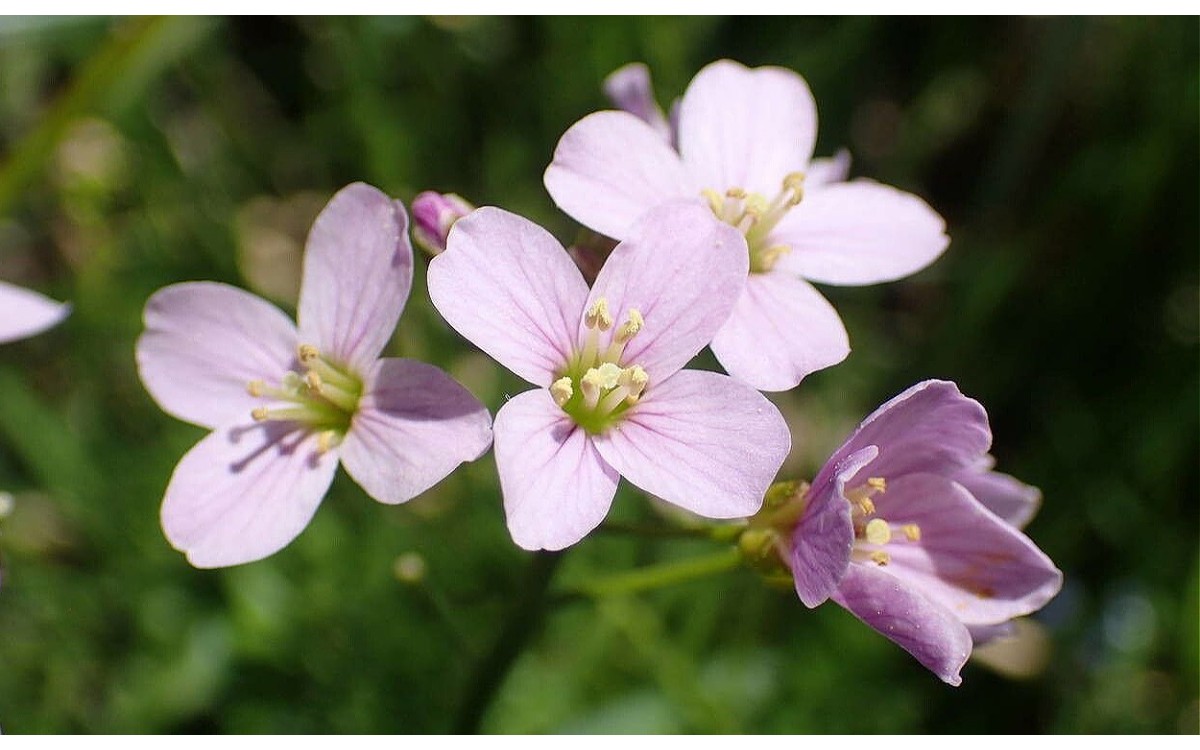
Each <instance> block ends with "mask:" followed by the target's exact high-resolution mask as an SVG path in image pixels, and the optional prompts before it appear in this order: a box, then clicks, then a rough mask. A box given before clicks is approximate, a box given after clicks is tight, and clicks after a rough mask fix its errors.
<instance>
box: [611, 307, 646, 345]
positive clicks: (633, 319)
mask: <svg viewBox="0 0 1200 750" xmlns="http://www.w3.org/2000/svg"><path fill="white" fill-rule="evenodd" d="M645 324H646V320H645V319H644V318H643V317H642V314H641V313H640V312H638V310H637V309H636V308H630V309H629V314H628V317H626V319H625V322H624V323H623V324H622V325H621V329H620V330H619V331H617V335H616V336H615V337H614V338H615V339H616V340H617V343H620V344H624V343H625V342H627V341H629V339H631V338H633V337H634V336H635V335H637V332H638V331H640V330H642V326H644V325H645Z"/></svg>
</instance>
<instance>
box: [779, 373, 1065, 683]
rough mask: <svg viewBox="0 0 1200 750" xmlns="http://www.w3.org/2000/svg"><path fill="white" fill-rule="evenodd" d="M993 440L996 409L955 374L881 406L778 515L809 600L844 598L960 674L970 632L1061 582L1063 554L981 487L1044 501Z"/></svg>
mask: <svg viewBox="0 0 1200 750" xmlns="http://www.w3.org/2000/svg"><path fill="white" fill-rule="evenodd" d="M990 444H991V431H990V429H989V427H988V420H987V413H986V412H985V411H984V410H983V407H982V406H980V405H979V403H978V402H977V401H974V400H972V399H969V398H967V397H965V396H963V395H962V394H961V393H960V392H959V390H958V388H957V387H956V386H955V385H954V384H953V383H949V382H945V381H937V380H929V381H925V382H923V383H919V384H917V385H915V386H913V387H912V388H909V389H908V390H906V391H904V392H903V393H901V394H900V395H898V396H896V397H895V398H893V399H892V400H891V401H888V402H887V403H886V404H884V405H883V406H881V407H879V409H877V410H876V411H875V412H874V413H873V414H871V416H869V417H867V418H866V420H864V421H863V423H862V424H861V425H860V426H859V427H858V429H857V430H856V431H855V432H854V434H853V435H851V436H850V438H849V439H848V440H847V441H846V442H845V443H844V444H843V445H842V446H841V447H840V448H838V450H837V451H836V452H835V453H834V454H833V456H831V457H830V459H829V460H828V461H827V462H826V463H825V465H824V467H823V468H822V469H821V470H820V472H818V474H817V477H816V479H815V480H814V481H813V483H812V486H811V487H810V488H808V489H807V491H805V492H804V493H801V494H800V495H798V496H797V498H796V502H795V503H794V504H793V506H792V507H791V508H788V507H784V508H782V509H775V510H773V511H772V513H773V515H774V520H772V519H771V518H770V517H768V522H769V523H771V525H776V523H778V522H782V525H783V527H784V534H783V536H782V538H776V542H777V543H778V544H779V545H780V546H781V549H780V550H779V551H780V552H781V553H782V555H783V557H784V559H785V560H786V562H787V564H788V566H789V567H790V569H791V573H792V577H793V579H794V583H795V587H796V593H797V594H798V595H799V596H800V599H801V601H803V602H804V604H805V605H807V606H809V607H816V606H817V605H819V604H821V603H823V602H824V601H825V600H826V599H830V598H832V599H833V600H834V601H836V602H837V603H838V604H840V605H841V606H843V607H845V608H846V609H847V610H849V611H850V612H851V613H852V614H854V615H855V616H856V617H858V618H859V619H860V620H862V621H863V622H865V623H866V624H867V625H870V626H871V627H872V628H874V629H876V630H878V631H879V632H880V633H882V634H883V635H885V636H887V637H888V638H890V639H891V640H892V641H894V642H895V643H897V644H898V645H900V646H901V647H902V648H904V649H905V650H906V651H908V652H909V653H911V654H912V655H913V656H915V657H916V658H917V660H918V661H920V662H921V663H922V664H923V665H925V666H926V667H927V668H929V669H930V670H931V671H933V672H934V673H935V674H937V675H938V676H939V677H941V678H942V679H943V680H945V681H946V682H948V683H950V684H952V685H957V684H959V683H960V682H961V681H962V680H961V677H960V676H959V671H960V670H961V669H962V666H963V664H964V663H965V662H966V660H967V657H968V656H970V653H971V648H972V632H974V633H976V634H977V635H978V636H980V637H982V636H984V635H988V636H990V635H993V634H996V633H999V632H1001V631H1002V630H1003V626H1004V624H1005V623H1007V622H1008V621H1009V620H1011V619H1013V618H1014V617H1019V616H1021V615H1026V614H1029V613H1031V612H1033V611H1035V610H1037V609H1039V608H1041V607H1042V606H1043V605H1044V604H1045V603H1046V602H1047V601H1049V600H1050V599H1051V598H1053V597H1054V595H1055V594H1057V593H1058V590H1059V588H1060V587H1061V586H1062V573H1061V572H1060V571H1059V570H1058V569H1057V568H1056V567H1055V566H1054V563H1052V562H1051V561H1050V559H1049V558H1048V557H1046V555H1045V554H1043V553H1042V552H1041V550H1039V549H1038V548H1037V546H1036V545H1034V543H1033V542H1032V541H1030V540H1029V538H1028V537H1026V536H1025V535H1024V534H1022V533H1021V532H1020V531H1018V530H1017V528H1016V527H1015V526H1013V525H1010V524H1009V523H1007V522H1006V521H1005V519H1004V518H1001V517H1000V516H998V515H996V514H995V513H993V512H992V511H991V510H989V509H988V508H987V507H985V505H984V504H983V503H982V502H980V499H979V498H976V497H975V496H974V495H972V493H971V491H970V489H969V488H970V487H975V488H981V487H982V488H984V496H985V497H990V499H992V500H995V499H996V498H997V497H1001V496H1003V497H1004V498H1006V500H1004V501H1003V502H1002V503H1001V504H1000V506H999V508H998V509H1001V508H1005V507H1007V508H1010V509H1011V508H1014V507H1016V505H1017V504H1018V503H1017V502H1013V498H1015V497H1016V496H1017V495H1021V496H1022V497H1024V498H1026V499H1027V500H1028V499H1029V498H1031V497H1033V501H1032V504H1034V505H1036V497H1035V496H1034V493H1036V490H1034V489H1033V488H1030V487H1027V486H1025V485H1021V484H1020V483H1018V482H1016V480H1013V479H1012V478H1011V477H1006V476H1005V475H999V474H995V473H993V472H991V471H990V464H988V463H986V461H987V459H986V454H987V450H988V447H989V445H990ZM1028 507H1029V503H1026V505H1025V508H1026V510H1023V511H1022V514H1025V515H1028V514H1029V512H1030V511H1029V510H1028ZM764 513H765V512H764ZM797 516H798V521H797Z"/></svg>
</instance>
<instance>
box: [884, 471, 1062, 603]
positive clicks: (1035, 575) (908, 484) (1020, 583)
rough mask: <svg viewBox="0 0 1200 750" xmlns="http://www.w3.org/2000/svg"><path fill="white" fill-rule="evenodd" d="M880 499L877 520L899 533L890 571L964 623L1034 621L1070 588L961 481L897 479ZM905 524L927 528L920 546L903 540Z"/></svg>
mask: <svg viewBox="0 0 1200 750" xmlns="http://www.w3.org/2000/svg"><path fill="white" fill-rule="evenodd" d="M872 468H873V467H872ZM873 499H874V501H875V511H876V516H877V517H878V518H883V519H886V520H887V521H888V523H889V524H891V525H892V526H893V533H892V542H891V543H890V544H888V545H887V546H886V548H885V549H886V551H887V553H888V555H889V556H890V557H891V562H890V563H889V564H888V566H887V567H888V571H889V572H890V573H891V574H892V575H894V576H896V577H897V578H899V579H901V580H903V581H905V582H906V583H907V584H908V585H910V586H912V587H913V588H915V589H919V590H920V591H921V592H922V593H923V594H924V595H925V596H927V597H928V598H930V599H932V600H934V601H937V602H939V603H940V604H941V605H942V606H944V607H946V608H947V609H949V610H950V611H951V612H953V613H954V616H955V617H957V618H958V619H959V620H962V621H963V622H964V623H967V624H969V625H990V624H995V623H998V622H1004V621H1006V620H1010V619H1012V618H1014V617H1019V616H1021V615H1027V614H1029V613H1030V612H1034V611H1036V610H1038V609H1041V607H1042V606H1043V605H1044V604H1045V603H1046V602H1048V601H1050V599H1052V598H1053V597H1054V595H1055V594H1057V593H1058V591H1059V589H1060V588H1061V587H1062V573H1061V572H1059V570H1058V569H1057V568H1056V567H1054V563H1053V562H1051V561H1050V558H1048V557H1046V555H1045V554H1044V553H1043V552H1042V551H1041V550H1039V549H1038V548H1037V546H1036V545H1034V543H1033V542H1031V541H1030V540H1029V538H1028V537H1026V536H1025V535H1024V534H1022V533H1021V532H1020V531H1017V530H1016V529H1014V528H1012V527H1011V526H1009V525H1008V524H1006V523H1004V522H1003V521H1002V520H1000V519H999V518H997V517H996V516H995V515H994V514H993V513H991V512H990V511H988V510H987V509H986V508H984V507H983V506H982V505H980V504H979V502H978V501H977V500H975V498H973V497H971V494H970V493H969V492H967V491H966V490H965V489H964V488H963V487H962V485H960V484H958V483H957V482H953V481H951V480H949V479H947V478H945V477H942V476H936V475H934V474H910V475H908V476H903V477H900V478H899V479H896V480H894V481H892V480H889V481H888V485H887V490H886V491H885V492H883V493H881V494H879V495H876V496H875V497H874V498H873ZM903 524H916V525H917V526H918V527H919V528H920V540H919V541H918V542H912V541H909V540H908V539H907V538H906V537H905V536H904V535H903V534H902V533H900V531H899V526H900V525H903ZM864 548H865V549H868V550H869V549H873V547H871V546H870V545H865V546H864Z"/></svg>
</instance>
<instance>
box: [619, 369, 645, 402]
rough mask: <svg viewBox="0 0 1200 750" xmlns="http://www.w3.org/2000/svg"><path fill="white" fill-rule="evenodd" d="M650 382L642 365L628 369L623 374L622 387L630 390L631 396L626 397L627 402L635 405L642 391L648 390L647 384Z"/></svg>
mask: <svg viewBox="0 0 1200 750" xmlns="http://www.w3.org/2000/svg"><path fill="white" fill-rule="evenodd" d="M649 382H650V376H649V375H647V374H646V371H645V370H643V369H642V366H641V365H634V366H633V367H629V368H626V369H625V370H624V371H623V372H622V373H621V380H620V385H622V386H624V387H625V388H627V389H628V390H629V395H628V396H626V397H625V401H626V402H628V403H630V404H634V403H637V400H638V399H639V398H640V397H641V395H642V391H644V390H646V383H649Z"/></svg>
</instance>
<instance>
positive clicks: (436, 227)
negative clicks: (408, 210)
mask: <svg viewBox="0 0 1200 750" xmlns="http://www.w3.org/2000/svg"><path fill="white" fill-rule="evenodd" d="M474 210H475V207H474V206H472V205H471V204H470V203H467V202H466V201H465V200H463V199H462V198H461V197H459V196H457V195H455V194H454V193H435V192H433V191H432V190H426V191H425V192H423V193H421V194H419V195H418V196H417V197H416V198H413V202H412V218H413V224H412V235H413V240H415V241H416V243H417V245H419V246H420V248H421V249H422V250H424V251H425V252H427V253H429V254H430V255H438V254H439V253H441V252H442V251H444V250H445V249H446V238H447V237H448V236H449V235H450V227H452V226H454V222H456V221H458V220H459V219H461V218H462V217H464V216H466V215H467V214H469V213H471V212H472V211H474Z"/></svg>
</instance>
